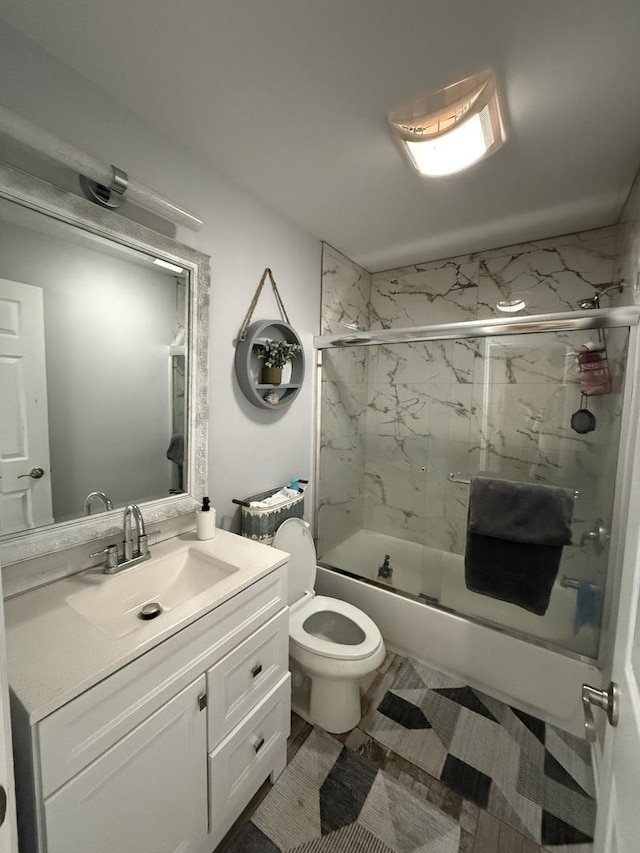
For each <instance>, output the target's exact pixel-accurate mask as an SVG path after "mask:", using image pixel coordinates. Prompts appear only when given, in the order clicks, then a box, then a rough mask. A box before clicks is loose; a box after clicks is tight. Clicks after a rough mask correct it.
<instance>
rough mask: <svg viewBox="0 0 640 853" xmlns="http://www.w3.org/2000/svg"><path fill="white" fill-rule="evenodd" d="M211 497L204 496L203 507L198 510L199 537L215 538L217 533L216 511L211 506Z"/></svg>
mask: <svg viewBox="0 0 640 853" xmlns="http://www.w3.org/2000/svg"><path fill="white" fill-rule="evenodd" d="M209 504H210V501H209V498H207V497H204V498H202V509H199V510H197V511H196V533H197V536H198V539H213V537H214V536H215V535H216V511H215V509H211V507H210V506H209Z"/></svg>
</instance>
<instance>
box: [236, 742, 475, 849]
mask: <svg viewBox="0 0 640 853" xmlns="http://www.w3.org/2000/svg"><path fill="white" fill-rule="evenodd" d="M459 844H460V827H459V826H458V824H457V823H456V822H455V821H454V820H452V819H451V818H450V817H448V815H445V814H443V813H442V812H440V811H438V809H437V808H435V806H432V805H431V804H430V803H427V802H425V801H424V800H423V799H421V798H419V797H417V796H416V795H415V794H413V793H412V792H411V791H408V790H407V789H406V788H405V787H404V786H403V785H401V784H400V783H399V782H396V780H395V779H392V778H391V777H390V776H388V775H387V774H386V773H384V772H383V771H382V770H379V769H378V768H377V767H376V766H375V765H374V764H372V763H371V762H370V761H369V760H368V759H367V758H365V757H364V756H362V755H359V754H358V753H356V752H354V751H353V750H351V749H348V748H347V747H346V746H343V745H342V744H341V743H339V742H338V741H337V740H335V738H333V737H331V735H328V734H327V733H326V732H324V731H322V730H320V729H313V731H312V732H311V734H310V735H309V737H308V738H307V740H306V741H305V742H304V744H303V745H302V747H301V748H300V749H299V750H298V752H297V753H296V755H295V756H294V758H293V760H292V761H291V762H290V763H289V764H288V765H287V767H286V769H285V770H284V772H283V773H282V775H281V776H280V778H279V779H278V781H277V782H276V784H275V785H274V787H273V788H272V789H271V791H270V792H269V793H268V795H267V796H266V798H265V799H264V800H263V801H262V803H261V804H260V806H259V807H258V809H257V811H256V812H255V813H254V814H253V816H252V818H251V821H250V822H249V823H245V824H244V825H243V827H242V829H241V830H240V833H239V834H238V835H237V836H236V838H235V839H234V841H233V842H232V844H231V847H230V851H233V853H280V851H290V852H291V853H293V851H295V853H457V851H458V847H459Z"/></svg>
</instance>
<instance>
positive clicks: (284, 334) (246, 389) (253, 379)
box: [235, 267, 304, 409]
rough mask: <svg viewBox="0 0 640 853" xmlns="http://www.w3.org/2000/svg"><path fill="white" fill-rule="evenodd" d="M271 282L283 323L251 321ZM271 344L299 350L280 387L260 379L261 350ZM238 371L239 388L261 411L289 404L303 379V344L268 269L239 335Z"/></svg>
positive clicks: (295, 395) (276, 321) (264, 273)
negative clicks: (291, 346) (274, 342)
mask: <svg viewBox="0 0 640 853" xmlns="http://www.w3.org/2000/svg"><path fill="white" fill-rule="evenodd" d="M267 280H269V283H270V284H271V288H272V290H273V295H274V297H275V300H276V304H277V306H278V310H279V312H280V317H281V319H280V320H257V321H255V322H253V323H252V322H251V318H252V317H253V313H254V311H255V309H256V306H257V304H258V300H259V298H260V294H261V292H262V289H263V287H264V285H265V283H266V281H267ZM269 341H283V342H285V343H287V344H293V345H294V346H297V347H300V349H299V351H298V353H297V355H296V356H295V357H294V358H293V360H292V361H291V375H290V377H289V379H288V381H287V382H280V383H278V384H275V383H269V382H262V381H261V379H260V361H259V359H258V352H259V347H260V346H264V345H265V344H267V343H268V342H269ZM235 371H236V378H237V380H238V385H239V386H240V389H241V391H242V393H243V394H244V396H245V397H246V398H247V400H249V402H250V403H252V404H253V405H254V406H258V407H259V408H261V409H278V408H283V407H284V406H288V405H290V404H291V403H292V402H293V401H294V400H295V398H296V397H297V396H298V394H299V393H300V389H301V388H302V383H303V380H304V349H303V348H302V341H301V340H300V337H299V336H298V334H297V332H296V330H295V329H294V328H293V326H292V325H291V323H290V321H289V316H288V314H287V311H286V309H285V307H284V303H283V301H282V298H281V296H280V292H279V291H278V286H277V284H276V281H275V278H274V277H273V273H272V272H271V270H270V269H269V268H268V267H267V268H266V269H265V271H264V272H263V274H262V278H261V279H260V284H259V285H258V287H257V288H256V292H255V293H254V295H253V299H252V300H251V305H250V306H249V310H248V311H247V313H246V315H245V318H244V320H243V322H242V326H241V327H240V331H239V332H238V340H237V345H236V355H235Z"/></svg>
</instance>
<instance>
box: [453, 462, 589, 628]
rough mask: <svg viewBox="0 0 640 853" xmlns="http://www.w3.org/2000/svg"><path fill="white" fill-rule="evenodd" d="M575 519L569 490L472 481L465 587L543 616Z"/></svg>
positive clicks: (479, 478)
mask: <svg viewBox="0 0 640 853" xmlns="http://www.w3.org/2000/svg"><path fill="white" fill-rule="evenodd" d="M572 516H573V495H572V493H571V492H570V491H569V490H568V489H562V488H558V487H557V486H545V485H541V484H538V483H518V482H512V481H510V480H499V479H494V478H492V477H473V478H472V480H471V488H470V493H469V514H468V517H467V548H466V553H465V581H466V584H467V588H468V589H470V590H471V591H472V592H477V593H480V594H482V595H488V596H490V597H492V598H498V599H501V600H502V601H508V602H509V603H511V604H516V605H518V607H523V608H524V609H525V610H529V611H531V612H532V613H536V614H538V615H539V616H544V614H545V613H546V612H547V608H548V606H549V598H550V596H551V589H552V587H553V583H554V581H555V579H556V575H557V573H558V566H559V564H560V558H561V557H562V548H563V546H564V545H569V544H570V543H571V519H572Z"/></svg>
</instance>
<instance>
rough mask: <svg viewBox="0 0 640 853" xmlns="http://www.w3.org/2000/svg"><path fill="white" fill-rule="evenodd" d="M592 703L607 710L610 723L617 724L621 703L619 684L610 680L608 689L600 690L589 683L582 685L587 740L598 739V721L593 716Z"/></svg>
mask: <svg viewBox="0 0 640 853" xmlns="http://www.w3.org/2000/svg"><path fill="white" fill-rule="evenodd" d="M592 705H595V707H596V708H602V710H603V711H605V712H606V714H607V719H608V720H609V725H611V726H617V725H618V715H619V705H620V700H619V695H618V685H617V684H614V682H613V681H610V682H609V686H608V687H607V689H606V690H598V689H597V688H596V687H591V686H590V685H589V684H583V685H582V707H583V709H584V731H585V736H586V738H587V740H588V741H591V742H593V741H595V739H596V721H595V718H594V716H593V710H592V708H591V706H592Z"/></svg>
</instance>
